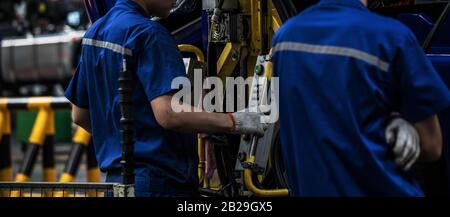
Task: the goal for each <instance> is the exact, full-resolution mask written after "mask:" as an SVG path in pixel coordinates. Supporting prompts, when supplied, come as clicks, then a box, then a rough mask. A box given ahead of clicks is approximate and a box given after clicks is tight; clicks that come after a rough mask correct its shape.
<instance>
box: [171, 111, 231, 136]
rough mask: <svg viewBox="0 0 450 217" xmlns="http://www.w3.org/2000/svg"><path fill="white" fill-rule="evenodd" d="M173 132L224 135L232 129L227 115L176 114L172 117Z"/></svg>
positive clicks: (205, 113)
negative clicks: (174, 121) (174, 123)
mask: <svg viewBox="0 0 450 217" xmlns="http://www.w3.org/2000/svg"><path fill="white" fill-rule="evenodd" d="M173 118H174V119H175V120H176V122H177V123H176V125H175V126H174V130H177V131H181V132H192V131H194V132H198V133H226V132H229V131H231V129H232V128H233V122H232V120H231V119H230V118H229V117H228V115H227V114H222V113H208V112H178V113H175V115H174V117H173Z"/></svg>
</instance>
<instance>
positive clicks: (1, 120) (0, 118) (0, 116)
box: [0, 110, 6, 141]
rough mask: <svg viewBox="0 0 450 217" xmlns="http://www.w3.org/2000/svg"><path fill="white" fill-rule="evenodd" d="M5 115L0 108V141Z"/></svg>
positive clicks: (0, 139)
mask: <svg viewBox="0 0 450 217" xmlns="http://www.w3.org/2000/svg"><path fill="white" fill-rule="evenodd" d="M5 121H6V120H5V115H4V112H3V111H2V110H0V141H2V137H3V128H4V125H5V123H4V122H5Z"/></svg>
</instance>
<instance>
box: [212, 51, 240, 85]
mask: <svg viewBox="0 0 450 217" xmlns="http://www.w3.org/2000/svg"><path fill="white" fill-rule="evenodd" d="M240 58H241V46H240V45H239V44H236V43H227V44H226V45H225V48H224V49H223V51H222V53H221V54H220V57H219V59H218V61H217V74H218V75H219V77H220V78H221V79H222V80H223V81H225V78H226V77H229V76H230V75H231V74H232V73H233V71H234V69H235V68H236V65H237V64H238V62H239V59H240Z"/></svg>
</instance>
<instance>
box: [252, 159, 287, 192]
mask: <svg viewBox="0 0 450 217" xmlns="http://www.w3.org/2000/svg"><path fill="white" fill-rule="evenodd" d="M246 163H247V164H248V165H253V164H254V163H255V156H253V155H250V156H249V157H248V158H247V161H246ZM252 174H253V172H252V169H251V168H250V167H249V168H245V169H244V183H245V186H246V187H247V189H248V190H249V191H251V192H253V193H254V194H255V195H256V196H258V197H287V196H288V195H289V190H288V189H271V190H266V189H260V188H258V187H256V186H255V184H254V183H253V179H252Z"/></svg>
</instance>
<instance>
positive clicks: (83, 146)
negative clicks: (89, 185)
mask: <svg viewBox="0 0 450 217" xmlns="http://www.w3.org/2000/svg"><path fill="white" fill-rule="evenodd" d="M72 142H73V145H72V149H71V151H70V155H69V158H68V160H67V162H66V165H65V166H64V171H63V174H62V175H61V177H60V179H59V182H61V183H69V182H74V181H75V180H76V176H77V172H78V169H79V167H80V162H81V159H82V157H83V153H86V160H87V181H88V182H100V170H99V168H98V163H97V159H96V158H95V151H94V147H93V145H92V138H91V134H89V133H88V132H87V131H85V130H84V129H83V128H81V127H79V128H77V130H76V131H75V134H74V136H73V138H72ZM62 196H64V197H71V196H73V195H71V194H70V193H64V195H63V194H62V192H57V193H56V194H55V197H62ZM88 196H96V195H95V192H90V193H88Z"/></svg>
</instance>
